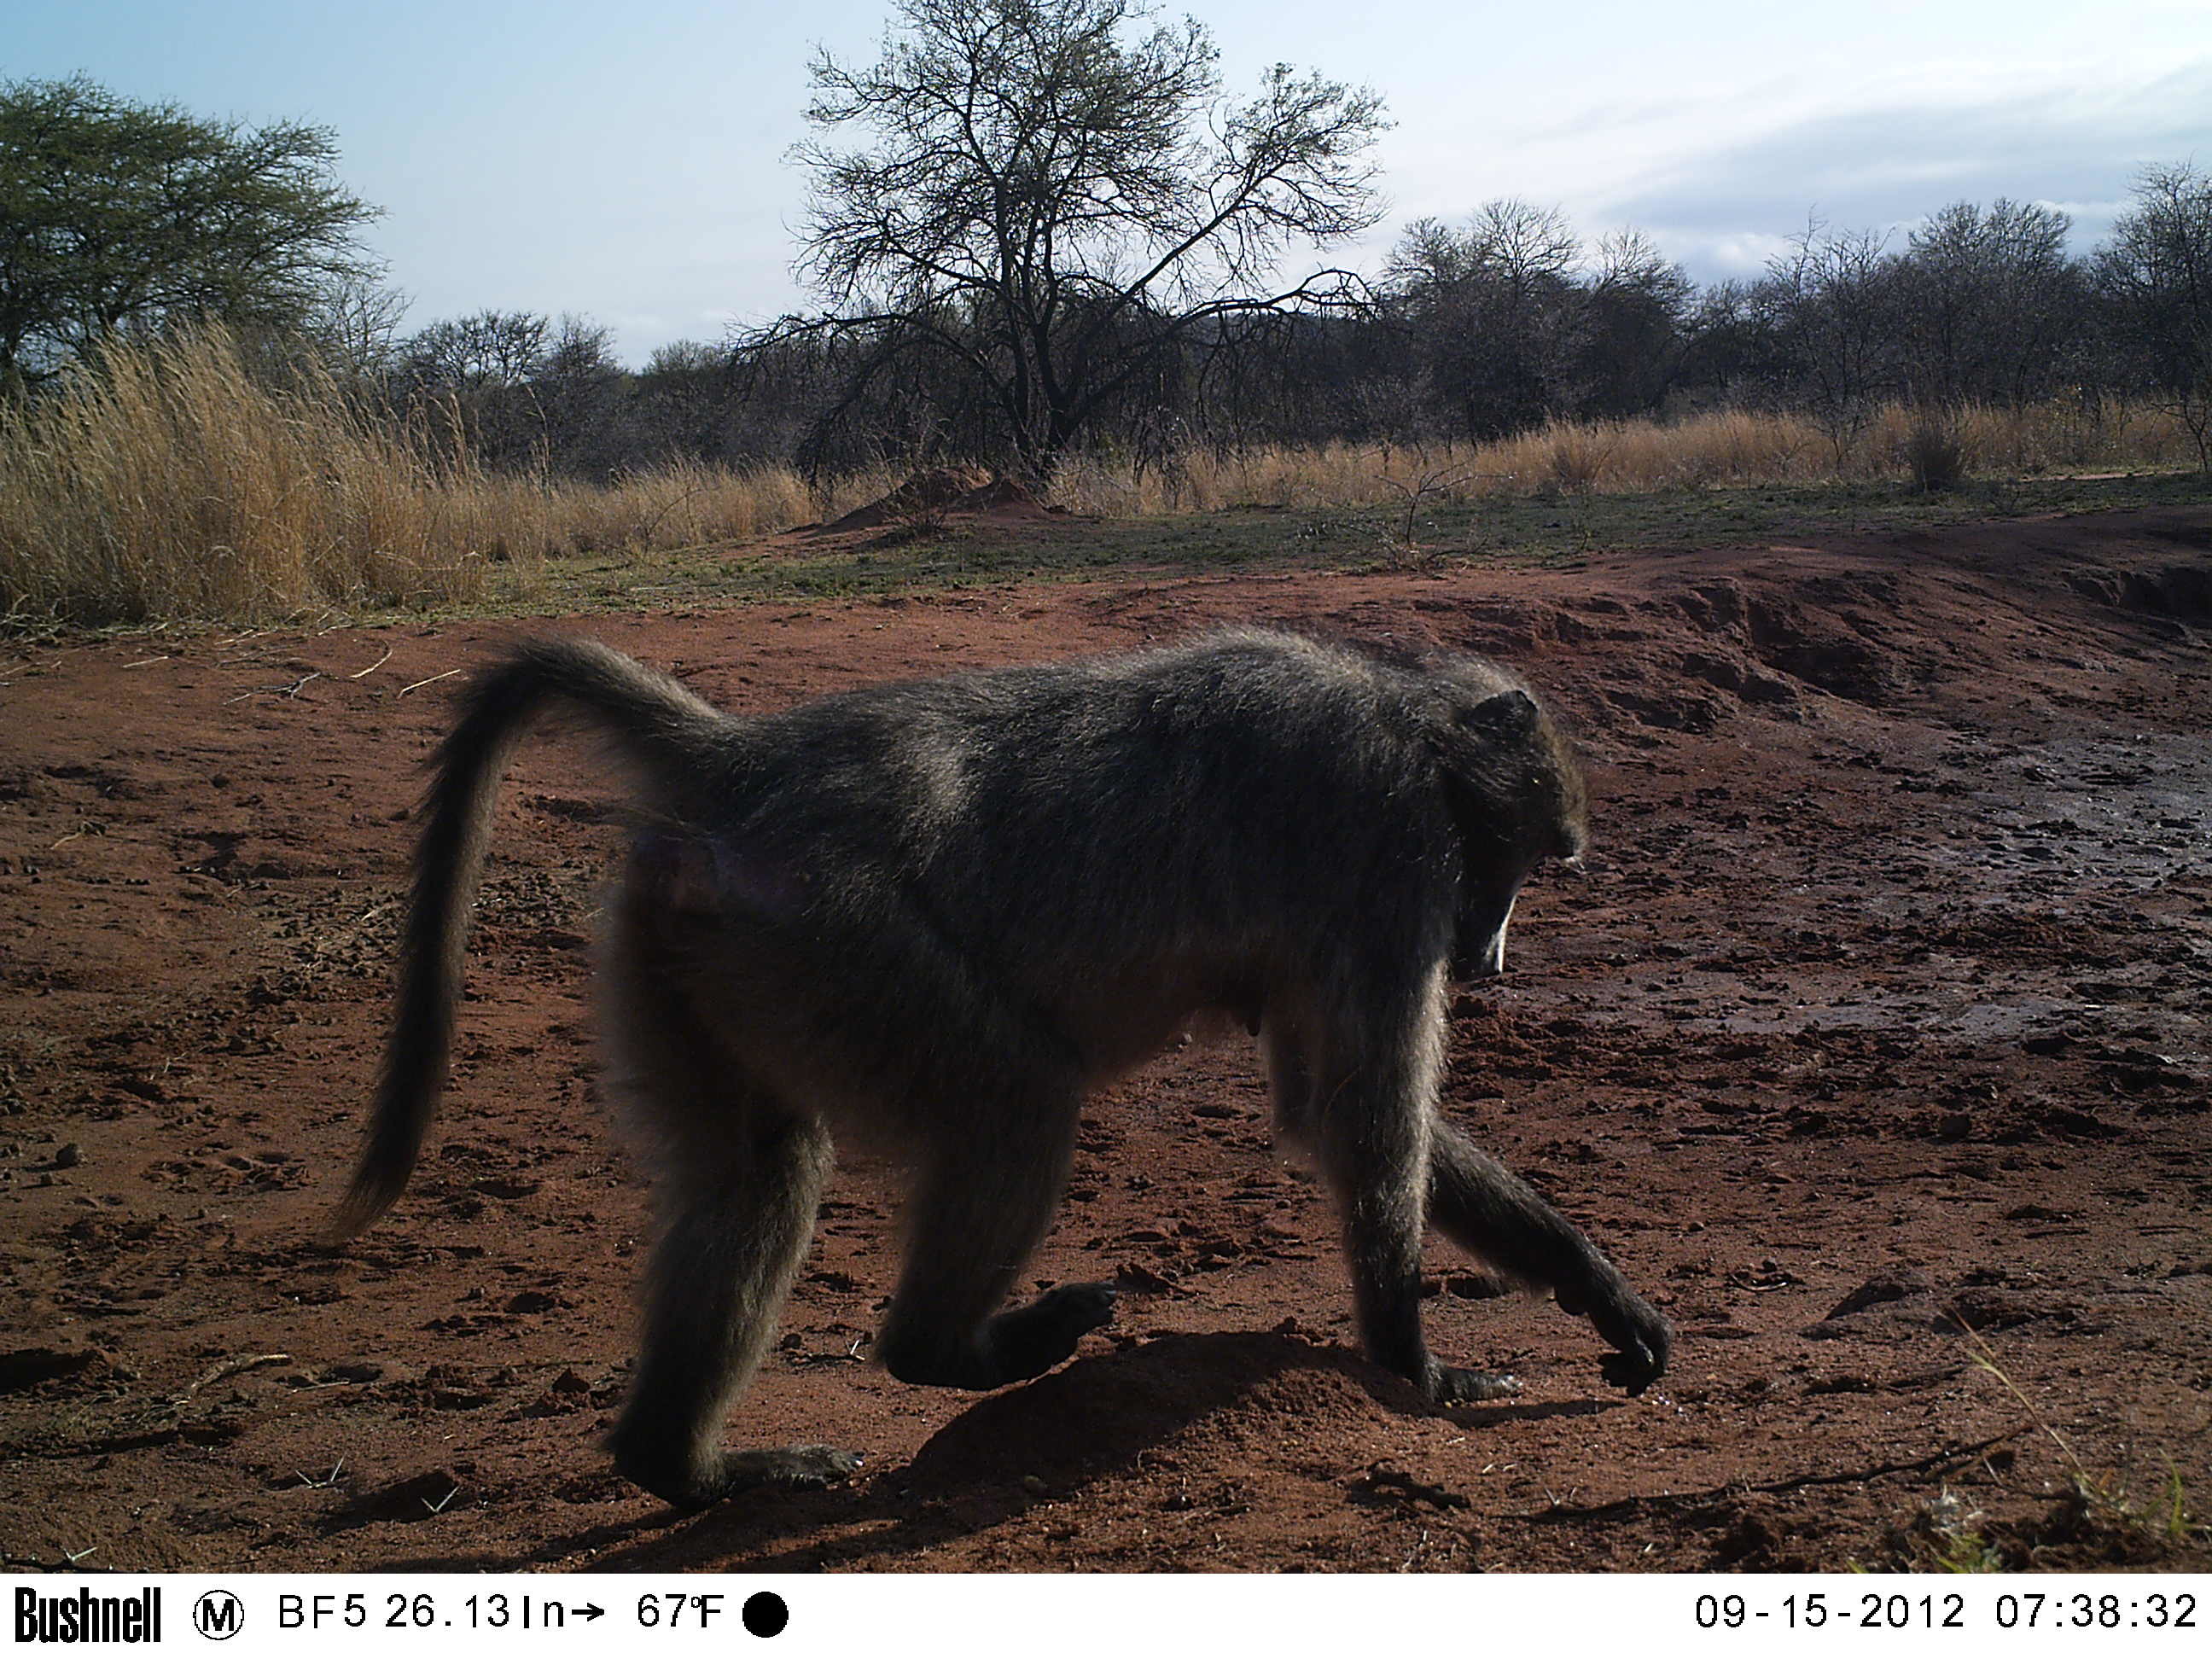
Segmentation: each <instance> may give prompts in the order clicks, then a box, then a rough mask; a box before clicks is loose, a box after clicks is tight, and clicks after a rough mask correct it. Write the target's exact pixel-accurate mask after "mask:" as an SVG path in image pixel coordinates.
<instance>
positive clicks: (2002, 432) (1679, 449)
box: [1053, 402, 2196, 517]
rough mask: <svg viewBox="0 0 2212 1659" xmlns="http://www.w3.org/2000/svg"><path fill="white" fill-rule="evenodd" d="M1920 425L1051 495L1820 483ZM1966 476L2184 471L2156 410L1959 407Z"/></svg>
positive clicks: (1458, 492) (1385, 452) (1859, 468)
mask: <svg viewBox="0 0 2212 1659" xmlns="http://www.w3.org/2000/svg"><path fill="white" fill-rule="evenodd" d="M1930 418H1931V417H1930V416H1929V415H1928V414H1927V413H1926V412H1924V411H1921V410H1914V409H1911V408H1910V407H1908V406H1906V405H1905V404H1890V405H1888V406H1886V407H1884V408H1881V409H1878V410H1875V411H1873V413H1872V414H1871V415H1870V416H1869V418H1868V420H1867V421H1866V422H1865V423H1864V425H1863V427H1862V428H1860V429H1859V430H1858V431H1857V432H1856V433H1855V434H1852V435H1849V436H1848V437H1847V438H1846V439H1844V441H1842V442H1840V443H1838V442H1837V441H1832V437H1831V435H1830V433H1828V432H1827V431H1825V430H1823V429H1822V428H1821V427H1820V425H1818V424H1817V423H1816V422H1814V421H1813V420H1812V419H1811V418H1810V417H1809V416H1803V415H1795V414H1778V413H1765V412H1759V411H1754V410H1714V411H1711V412H1709V413H1705V414H1701V415H1696V416H1689V417H1686V418H1685V419H1681V420H1678V421H1671V422H1665V423H1661V422H1656V421H1613V422H1559V423H1555V424H1553V425H1551V426H1547V427H1545V428H1542V429H1541V430H1538V431H1534V432H1528V433H1524V434H1522V435H1520V436H1518V437H1513V438H1507V439H1504V440H1501V441H1498V442H1496V443H1488V444H1449V443H1440V444H1429V445H1423V446H1407V445H1391V446H1384V445H1379V444H1328V445H1323V446H1321V447H1316V448H1310V449H1285V448H1276V447H1261V448H1254V449H1249V450H1230V451H1203V452H1194V453H1189V454H1186V455H1182V456H1180V457H1178V458H1176V459H1174V460H1172V461H1170V463H1169V464H1168V465H1164V466H1153V467H1147V468H1143V469H1138V468H1135V467H1132V466H1129V465H1101V464H1098V463H1097V462H1077V463H1075V464H1073V465H1070V466H1069V467H1067V468H1066V469H1064V470H1063V471H1062V472H1061V475H1060V477H1059V478H1058V479H1057V480H1056V482H1055V487H1054V492H1053V494H1054V499H1055V500H1056V501H1059V502H1060V504H1061V505H1063V506H1066V507H1070V508H1073V509H1074V510H1076V511H1079V512H1089V513H1104V514H1107V515H1109V516H1114V517H1134V516H1142V515H1146V514H1151V513H1211V512H1218V511H1220V510H1221V509H1223V508H1225V507H1238V506H1265V507H1292V508H1308V509H1321V508H1327V507H1381V506H1400V505H1402V504H1403V503H1404V502H1405V501H1406V499H1407V492H1408V491H1419V492H1420V493H1421V495H1423V497H1424V499H1426V500H1430V501H1439V500H1441V501H1469V500H1475V499H1480V498H1482V497H1486V496H1500V495H1505V496H1513V495H1543V494H1547V493H1569V494H1571V493H1574V492H1577V491H1589V492H1597V493H1632V492H1642V491H1649V490H1665V489H1723V488H1729V487H1741V486H1747V485H1760V484H1820V483H1863V482H1869V481H1874V480H1882V479H1899V478H1905V477H1909V476H1911V465H1910V459H1909V457H1910V453H1911V441H1912V439H1913V437H1914V435H1915V432H1916V429H1918V428H1923V427H1924V425H1925V424H1926V423H1927V422H1928V421H1929V419H1930ZM1936 418H1940V419H1941V421H1942V422H1943V424H1944V427H1945V429H1946V430H1947V431H1948V432H1949V433H1951V434H1952V435H1954V436H1955V437H1956V439H1957V441H1959V444H1960V448H1961V451H1962V453H1963V454H1964V457H1965V459H1966V467H1967V469H1968V471H1970V472H1971V473H1973V474H1978V475H1981V476H1997V477H2028V476H2033V475H2037V474H2042V473H2064V472H2085V471H2106V470H2110V471H2126V470H2148V469H2164V468H2168V467H2182V466H2187V465H2193V464H2194V461H2195V455H2196V452H2195V448H2194V447H2193V445H2192V444H2191V440H2190V437H2189V434H2188V432H2187V430H2186V429H2185V428H2184V427H2183V426H2182V424H2181V422H2179V420H2177V419H2175V418H2174V417H2172V416H2169V415H2165V414H2161V413H2158V412H2155V411H2152V410H2143V409H2140V408H2132V407H2128V406H2124V405H2116V404H2112V403H2110V402H2107V403H2106V404H2104V405H2103V407H2102V408H2101V409H2100V410H2094V411H2092V410H2085V409H2083V408H2082V407H2081V406H2080V405H2078V404H2046V405H2037V406H2031V407H2028V408H2024V409H2017V410H2015V409H1985V408H1966V409H1963V410H1955V411H1950V412H1948V413H1946V414H1945V415H1943V416H1940V417H1936Z"/></svg>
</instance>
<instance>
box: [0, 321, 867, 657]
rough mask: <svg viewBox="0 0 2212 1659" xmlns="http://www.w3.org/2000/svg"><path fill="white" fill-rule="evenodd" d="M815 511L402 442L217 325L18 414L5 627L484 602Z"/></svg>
mask: <svg viewBox="0 0 2212 1659" xmlns="http://www.w3.org/2000/svg"><path fill="white" fill-rule="evenodd" d="M442 424H444V425H447V426H448V427H450V424H451V423H442ZM855 487H865V483H863V482H862V481H855ZM812 506H813V501H812V497H811V495H810V494H809V492H808V490H807V489H806V488H805V486H804V485H803V484H802V483H800V482H799V479H798V478H797V477H795V476H793V474H791V473H790V472H789V471H787V470H784V469H781V468H767V469H762V470H759V471H729V470H726V469H718V468H706V467H697V466H686V465H678V466H673V467H669V468H665V469H661V470H659V471H653V472H651V473H647V474H643V475H641V476H639V477H634V478H630V479H627V480H624V481H623V482H620V483H616V484H613V485H611V486H607V487H604V488H598V487H592V486H589V485H584V484H578V483H560V482H550V481H548V480H545V479H543V478H537V477H516V476H513V475H508V474H495V473H492V472H489V471H486V470H485V469H484V468H483V467H482V466H481V465H478V464H477V461H476V460H475V459H474V458H473V457H472V456H471V455H470V454H469V453H468V452H467V451H466V449H465V447H460V446H459V445H457V444H455V443H453V441H450V440H449V439H445V438H441V437H440V436H438V435H436V433H435V431H434V430H433V429H432V427H431V425H429V424H420V425H416V426H415V427H412V428H403V429H399V430H394V429H393V428H392V426H391V425H390V423H389V422H386V421H384V420H381V419H379V418H377V417H376V416H373V415H372V414H371V413H370V412H369V411H368V410H366V409H365V408H364V407H363V406H362V404H360V403H359V402H358V401H357V400H356V399H355V398H351V397H349V396H348V395H347V393H346V392H345V391H344V390H343V388H342V387H340V386H338V385H337V383H336V382H335V381H334V380H332V379H331V376H330V375H329V374H327V373H325V372H324V371H323V370H322V369H321V368H319V367H317V366H316V365H314V364H313V363H312V362H304V363H301V364H297V365H293V366H289V368H287V369H286V371H285V372H284V373H283V374H281V375H276V376H271V375H267V374H261V375H257V374H253V373H252V372H251V371H250V370H249V368H248V367H247V365H246V360H245V356H244V355H243V354H242V352H241V351H240V348H239V345H238V343H237V342H235V341H234V340H233V339H232V338H230V337H228V336H227V335H225V334H223V333H222V332H221V331H210V332H207V333H203V334H197V335H192V336H188V337H180V338H177V339H173V340H169V341H165V342H162V343H156V344H146V345H122V346H117V347H115V348H113V349H110V350H108V351H106V352H105V353H103V354H102V355H101V356H100V359H99V361H98V362H97V363H96V364H94V365H92V366H89V367H88V368H85V369H83V370H82V371H81V372H79V373H76V374H73V375H71V376H70V378H69V379H68V380H67V381H66V382H65V383H64V384H63V385H62V386H60V387H59V388H58V390H56V391H54V392H51V393H50V394H48V395H46V396H42V397H40V398H37V399H35V400H33V401H31V402H28V403H26V404H18V405H14V406H8V407H0V615H5V616H8V617H14V618H15V619H17V620H19V621H20V620H24V619H35V618H54V619H60V620H67V621H71V622H77V623H133V622H143V621H149V620H152V619H155V618H157V617H207V618H220V619H224V620H230V621H241V622H261V621H269V620H272V619H276V618H280V617H288V616H298V615H301V614H302V613H307V612H312V611H331V610H341V611H343V610H358V609H363V608H383V607H392V606H398V607H415V606H429V605H453V604H457V603H467V602H470V601H473V600H477V599H483V598H484V597H485V596H486V595H487V593H488V592H490V591H491V590H492V589H493V587H494V586H495V584H498V583H504V584H505V585H506V586H508V587H509V588H511V589H513V590H514V591H517V592H527V591H528V590H529V588H530V586H531V585H532V579H533V577H534V575H535V574H536V572H537V570H538V568H539V567H540V566H541V565H542V562H543V561H544V559H545V558H546V557H548V556H551V555H556V554H563V553H573V552H576V551H580V550H586V549H592V548H611V549H630V550H652V549H656V548H659V549H666V548H671V547H675V546H679V545H684V544H696V543H699V542H709V541H732V540H742V539H745V538H750V537H754V536H757V535H762V534H764V533H767V532H771V531H775V530H778V529H782V528H785V527H787V526H790V525H792V524H795V523H797V522H799V521H800V520H803V519H805V518H806V517H807V516H809V514H810V513H811V510H812Z"/></svg>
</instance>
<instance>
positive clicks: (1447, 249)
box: [1383, 197, 1582, 438]
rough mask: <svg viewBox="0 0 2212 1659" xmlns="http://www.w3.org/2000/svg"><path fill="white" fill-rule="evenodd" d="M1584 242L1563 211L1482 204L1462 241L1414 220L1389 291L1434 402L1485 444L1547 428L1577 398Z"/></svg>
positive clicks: (1392, 265) (1387, 275)
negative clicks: (1577, 276)
mask: <svg viewBox="0 0 2212 1659" xmlns="http://www.w3.org/2000/svg"><path fill="white" fill-rule="evenodd" d="M1581 255H1582V243H1581V240H1580V239H1578V238H1577V236H1576V234H1575V232H1574V228H1573V227H1572V226H1571V225H1570V224H1569V223H1568V222H1567V219H1566V216H1565V215H1564V214H1563V213H1561V212H1560V211H1559V210H1558V209H1556V208H1538V207H1534V206H1532V205H1530V204H1528V203H1526V202H1522V201H1519V200H1516V199H1513V198H1510V197H1509V198H1504V199H1501V200H1498V201H1493V202H1487V203H1485V204H1483V205H1482V206H1481V207H1480V208H1479V209H1478V210H1476V211H1475V213H1474V215H1473V216H1472V217H1470V218H1469V220H1468V223H1467V226H1466V228H1464V229H1462V230H1455V229H1454V228H1451V227H1450V226H1449V225H1446V224H1444V223H1443V222H1441V221H1439V220H1436V219H1417V220H1415V221H1414V222H1413V223H1412V224H1410V225H1408V226H1407V228H1406V234H1405V236H1404V237H1403V238H1402V239H1401V240H1400V242H1399V244H1398V246H1397V247H1396V248H1395V250H1393V252H1392V253H1391V256H1390V260H1389V264H1388V265H1387V266H1386V267H1385V270H1384V273H1383V281H1384V284H1385V288H1386V290H1387V292H1388V293H1389V296H1390V301H1391V307H1392V310H1393V312H1394V313H1395V315H1396V316H1397V318H1398V319H1400V321H1401V323H1402V325H1404V327H1405V328H1406V329H1407V331H1409V333H1410V334H1411V336H1412V337H1413V343H1414V350H1415V352H1416V354H1417V355H1418V356H1419V358H1420V359H1421V360H1422V361H1423V362H1424V363H1425V367H1426V371H1427V380H1428V384H1429V387H1430V391H1431V397H1432V398H1434V400H1435V401H1436V402H1437V404H1440V405H1442V407H1443V410H1448V411H1449V414H1450V416H1451V417H1452V419H1453V421H1454V423H1455V424H1456V425H1458V426H1460V427H1462V428H1463V429H1464V430H1465V431H1466V432H1467V433H1468V435H1471V436H1473V437H1476V438H1495V437H1501V436H1504V435H1506V434H1509V433H1512V432H1518V431H1522V430H1524V429H1526V428H1529V427H1532V426H1536V425H1540V424H1541V423H1542V422H1543V421H1544V419H1545V418H1546V416H1549V415H1552V414H1553V413H1557V412H1559V411H1560V410H1562V409H1563V408H1564V407H1565V406H1566V405H1567V404H1569V403H1570V402H1571V399H1572V396H1573V392H1572V389H1571V386H1569V384H1568V380H1569V378H1570V376H1571V372H1572V367H1573V363H1574V360H1575V358H1576V356H1577V342H1578V331H1579V329H1580V326H1581V323H1582V311H1581V307H1580V304H1579V295H1577V290H1576V285H1575V281H1574V268H1575V264H1576V262H1577V260H1578V259H1579V258H1581Z"/></svg>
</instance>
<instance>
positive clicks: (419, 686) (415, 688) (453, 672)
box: [399, 668, 461, 697]
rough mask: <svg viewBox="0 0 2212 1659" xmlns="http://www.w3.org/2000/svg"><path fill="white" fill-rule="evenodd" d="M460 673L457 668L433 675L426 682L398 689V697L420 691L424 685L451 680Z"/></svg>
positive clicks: (417, 682)
mask: <svg viewBox="0 0 2212 1659" xmlns="http://www.w3.org/2000/svg"><path fill="white" fill-rule="evenodd" d="M459 672H461V670H459V669H458V668H448V669H447V671H445V672H444V673H442V674H433V675H431V676H430V678H428V679H427V680H417V681H416V682H415V684H412V685H403V686H401V687H400V688H399V695H400V696H403V697H404V696H406V695H407V694H408V693H409V692H410V691H420V690H422V688H423V687H424V686H426V685H435V684H436V683H437V682H438V681H440V680H449V679H451V678H453V676H454V675H456V674H458V673H459Z"/></svg>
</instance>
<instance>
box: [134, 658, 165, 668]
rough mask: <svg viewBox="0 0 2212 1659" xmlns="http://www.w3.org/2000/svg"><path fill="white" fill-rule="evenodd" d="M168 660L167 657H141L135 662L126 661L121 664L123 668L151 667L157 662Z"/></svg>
mask: <svg viewBox="0 0 2212 1659" xmlns="http://www.w3.org/2000/svg"><path fill="white" fill-rule="evenodd" d="M168 660H169V659H167V657H143V658H141V659H139V660H138V661H137V662H126V663H125V664H124V666H125V668H151V667H152V666H153V665H155V663H157V662H167V661H168Z"/></svg>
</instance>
